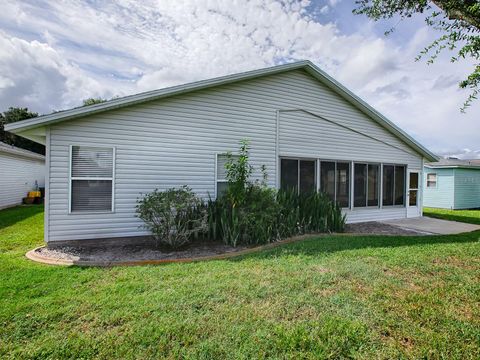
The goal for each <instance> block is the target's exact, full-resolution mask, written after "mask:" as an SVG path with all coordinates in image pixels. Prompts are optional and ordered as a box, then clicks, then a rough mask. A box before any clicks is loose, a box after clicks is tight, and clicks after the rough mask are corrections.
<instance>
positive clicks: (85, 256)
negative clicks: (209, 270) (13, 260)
mask: <svg viewBox="0 0 480 360" xmlns="http://www.w3.org/2000/svg"><path fill="white" fill-rule="evenodd" d="M246 248H247V247H245V246H237V247H232V246H228V245H224V244H219V243H194V244H190V245H189V246H186V247H182V248H180V249H178V250H173V249H168V248H162V247H160V248H153V247H145V246H131V245H129V246H109V247H103V246H98V247H84V248H82V247H67V246H66V247H61V248H55V249H48V248H45V247H42V248H38V249H36V251H35V252H36V253H38V255H40V256H44V257H49V258H53V259H59V260H70V261H105V262H123V261H143V260H153V259H155V260H174V259H188V258H202V257H208V256H214V255H219V254H226V253H232V252H238V251H241V250H245V249H246Z"/></svg>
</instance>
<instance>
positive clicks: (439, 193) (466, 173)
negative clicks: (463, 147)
mask: <svg viewBox="0 0 480 360" xmlns="http://www.w3.org/2000/svg"><path fill="white" fill-rule="evenodd" d="M424 173H425V190H424V201H423V204H424V206H427V207H434V208H444V209H475V208H480V163H478V162H477V161H475V160H459V159H442V160H440V161H438V162H434V163H427V164H425V170H424Z"/></svg>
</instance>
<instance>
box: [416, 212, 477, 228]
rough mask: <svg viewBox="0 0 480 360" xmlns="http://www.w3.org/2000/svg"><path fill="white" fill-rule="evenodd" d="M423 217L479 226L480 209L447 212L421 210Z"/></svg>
mask: <svg viewBox="0 0 480 360" xmlns="http://www.w3.org/2000/svg"><path fill="white" fill-rule="evenodd" d="M423 215H425V216H429V217H433V218H437V219H445V220H452V221H460V222H465V223H470V224H477V225H480V209H477V210H447V209H434V208H423Z"/></svg>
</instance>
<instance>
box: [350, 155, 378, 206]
mask: <svg viewBox="0 0 480 360" xmlns="http://www.w3.org/2000/svg"><path fill="white" fill-rule="evenodd" d="M379 175H380V165H378V164H359V163H355V165H354V183H353V187H354V194H353V197H354V199H353V206H354V207H367V206H378V198H379V196H378V195H379V189H380V181H379V177H380V176H379Z"/></svg>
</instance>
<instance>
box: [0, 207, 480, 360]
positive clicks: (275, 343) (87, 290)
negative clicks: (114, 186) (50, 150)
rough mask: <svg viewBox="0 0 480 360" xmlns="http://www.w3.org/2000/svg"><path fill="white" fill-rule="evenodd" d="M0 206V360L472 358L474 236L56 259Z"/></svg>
mask: <svg viewBox="0 0 480 360" xmlns="http://www.w3.org/2000/svg"><path fill="white" fill-rule="evenodd" d="M42 216H43V213H42V209H41V208H39V207H23V208H16V209H11V210H5V211H1V212H0V324H1V327H0V358H2V359H8V358H15V359H21V358H36V359H45V358H50V359H59V358H71V359H79V358H83V359H87V358H101V359H111V358H122V359H128V358H139V359H145V358H159V357H166V358H171V359H176V358H192V359H198V358H200V359H224V358H227V359H228V358H231V359H242V358H244V359H251V358H267V357H268V358H282V359H284V358H292V359H299V358H364V359H365V358H385V359H392V358H429V359H435V358H444V359H478V358H480V306H479V304H480V243H479V238H480V232H475V233H469V234H461V235H455V236H429V237H375V236H370V237H352V236H342V237H333V236H332V237H326V238H318V239H312V240H308V241H304V242H300V243H295V244H290V245H286V246H283V247H280V248H276V249H274V250H271V251H266V252H262V253H258V254H255V255H249V256H245V257H242V258H238V259H235V260H223V261H210V262H199V263H188V264H170V265H164V266H141V267H116V268H108V269H104V268H79V267H71V268H62V267H55V266H47V265H41V264H37V263H33V262H31V261H29V260H27V259H26V258H25V257H24V253H25V252H26V251H27V250H29V249H31V248H32V247H34V246H37V245H39V244H41V243H42V232H43V230H42Z"/></svg>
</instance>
